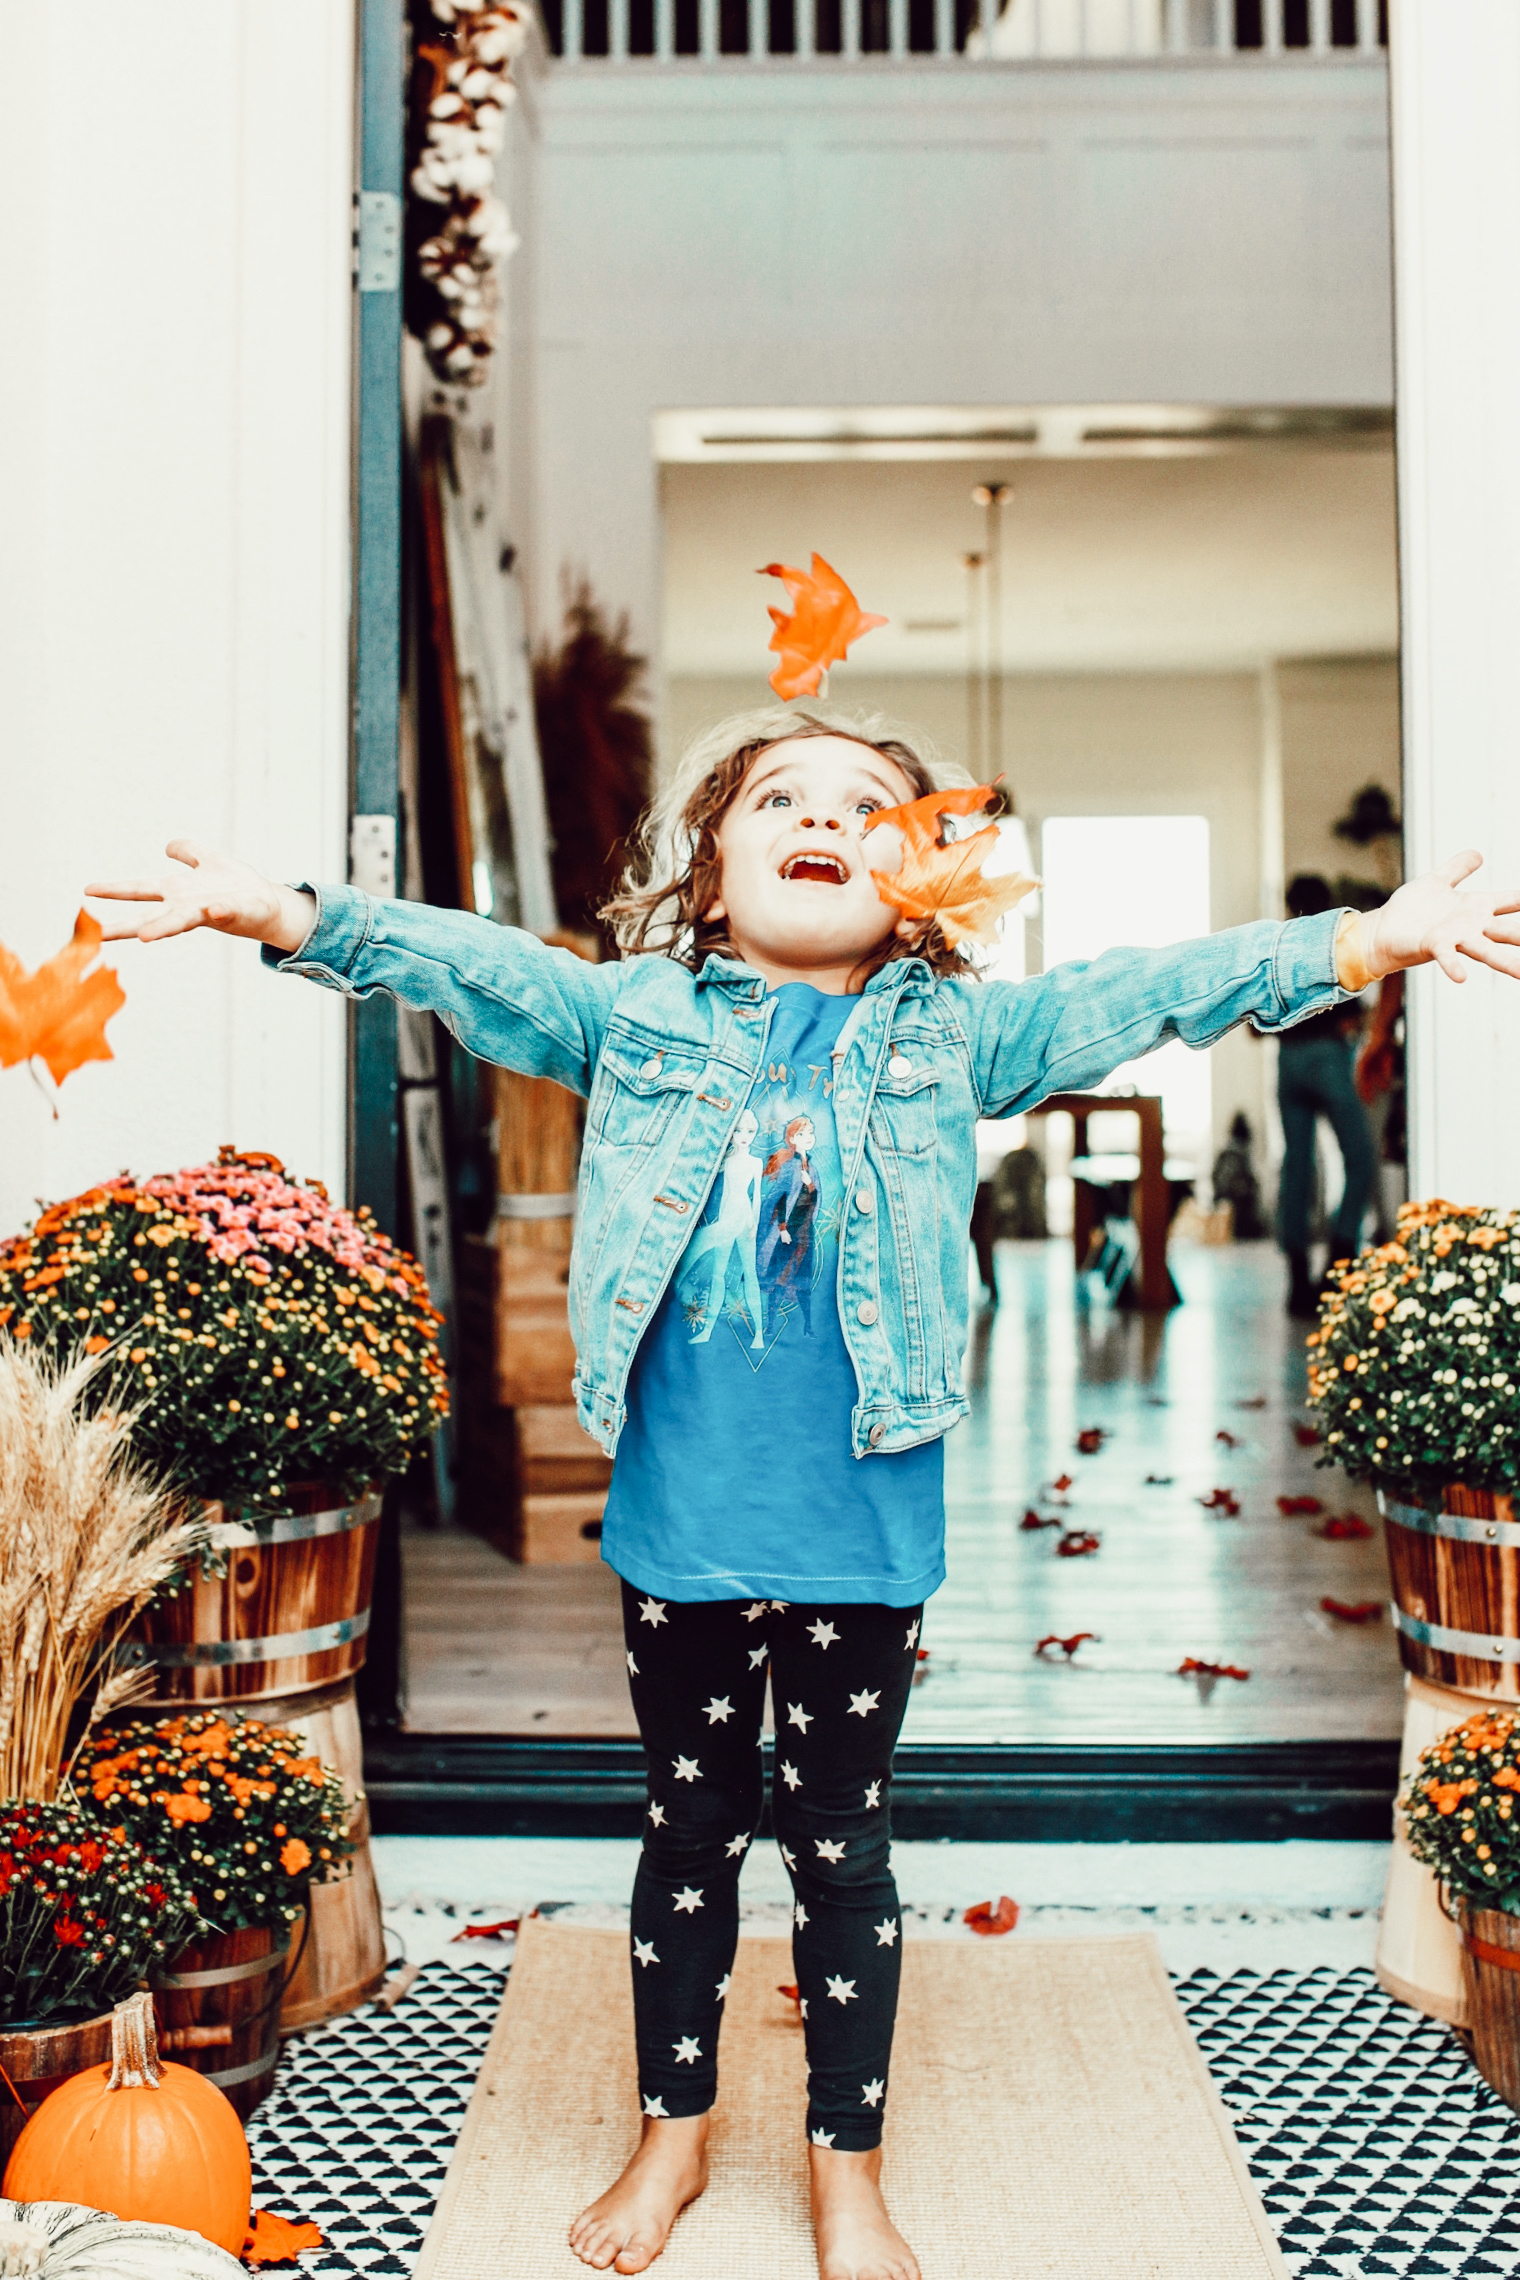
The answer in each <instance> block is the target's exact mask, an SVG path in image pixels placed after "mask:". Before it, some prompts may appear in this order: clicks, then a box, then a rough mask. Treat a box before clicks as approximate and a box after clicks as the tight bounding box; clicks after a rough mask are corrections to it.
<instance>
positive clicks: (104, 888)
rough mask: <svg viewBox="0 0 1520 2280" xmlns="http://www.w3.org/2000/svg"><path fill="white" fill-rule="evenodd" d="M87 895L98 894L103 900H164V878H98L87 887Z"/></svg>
mask: <svg viewBox="0 0 1520 2280" xmlns="http://www.w3.org/2000/svg"><path fill="white" fill-rule="evenodd" d="M84 891H85V893H86V894H87V895H97V896H98V897H99V898H100V900H101V901H102V902H162V901H163V899H164V883H163V881H162V879H96V880H93V881H92V882H91V884H90V885H89V886H87V887H86V888H85V890H84Z"/></svg>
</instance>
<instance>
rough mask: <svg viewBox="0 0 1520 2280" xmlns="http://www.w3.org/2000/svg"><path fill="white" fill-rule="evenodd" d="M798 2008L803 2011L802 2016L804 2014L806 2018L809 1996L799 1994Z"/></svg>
mask: <svg viewBox="0 0 1520 2280" xmlns="http://www.w3.org/2000/svg"><path fill="white" fill-rule="evenodd" d="M797 2008H798V2010H799V2011H800V2012H801V2013H802V2016H803V2017H804V2018H806V2017H807V1997H806V1996H805V1995H799V1996H798V1998H797Z"/></svg>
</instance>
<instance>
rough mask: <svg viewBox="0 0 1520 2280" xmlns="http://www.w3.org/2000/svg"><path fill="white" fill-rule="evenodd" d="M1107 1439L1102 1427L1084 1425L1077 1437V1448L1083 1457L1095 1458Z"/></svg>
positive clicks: (1104, 1429)
mask: <svg viewBox="0 0 1520 2280" xmlns="http://www.w3.org/2000/svg"><path fill="white" fill-rule="evenodd" d="M1107 1439H1108V1433H1107V1430H1106V1428H1105V1427H1104V1426H1102V1425H1084V1426H1083V1428H1082V1430H1081V1432H1080V1433H1079V1434H1078V1435H1077V1447H1078V1448H1079V1449H1080V1450H1081V1452H1082V1454H1083V1456H1084V1457H1095V1456H1096V1455H1097V1454H1098V1451H1099V1450H1100V1449H1101V1448H1102V1446H1103V1444H1104V1442H1105V1441H1106V1440H1107Z"/></svg>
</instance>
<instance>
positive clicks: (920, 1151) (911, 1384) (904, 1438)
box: [264, 887, 1345, 1457]
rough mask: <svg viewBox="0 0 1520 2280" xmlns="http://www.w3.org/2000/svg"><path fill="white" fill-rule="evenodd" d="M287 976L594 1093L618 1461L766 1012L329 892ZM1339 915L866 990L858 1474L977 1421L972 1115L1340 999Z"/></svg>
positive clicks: (588, 1181)
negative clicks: (971, 1396)
mask: <svg viewBox="0 0 1520 2280" xmlns="http://www.w3.org/2000/svg"><path fill="white" fill-rule="evenodd" d="M317 901H318V915H317V920H316V923H315V925H314V926H313V927H312V930H311V932H310V934H309V935H308V936H307V938H306V940H305V941H304V942H303V943H302V945H301V947H300V949H299V950H297V951H296V952H295V953H294V954H293V955H292V956H290V957H286V958H282V957H281V956H280V955H279V953H278V951H274V950H267V949H266V951H265V953H264V956H265V959H266V960H267V961H268V962H269V963H270V964H272V965H274V966H276V967H277V968H278V970H279V971H280V972H281V973H287V974H303V975H305V976H306V977H307V978H308V979H309V980H311V981H315V982H321V983H324V984H325V985H326V986H327V987H328V988H330V989H338V990H342V991H344V992H345V993H346V994H348V995H349V996H352V997H367V996H369V995H370V994H371V993H372V992H374V991H375V990H386V991H389V992H390V993H391V994H392V995H393V996H394V997H397V998H399V999H400V1000H401V1001H402V1003H403V1004H405V1005H410V1006H417V1007H421V1008H426V1009H428V1010H430V1011H432V1012H433V1013H436V1014H437V1015H438V1016H439V1018H440V1019H441V1020H442V1021H443V1022H445V1023H446V1025H447V1026H448V1028H449V1029H450V1030H451V1031H452V1032H453V1034H454V1035H455V1036H456V1037H457V1038H458V1039H459V1042H460V1043H461V1044H462V1045H464V1046H465V1047H466V1048H467V1049H468V1050H469V1051H470V1052H472V1053H475V1054H478V1055H479V1056H480V1058H481V1059H482V1060H486V1061H494V1062H497V1063H499V1064H501V1065H502V1066H503V1067H505V1068H509V1069H518V1070H521V1071H522V1072H523V1073H524V1074H526V1075H529V1076H536V1077H552V1078H553V1079H554V1080H555V1082H556V1083H558V1084H562V1085H568V1086H569V1088H570V1090H571V1091H572V1092H576V1093H580V1094H583V1095H585V1096H587V1097H588V1099H589V1107H588V1109H587V1114H586V1132H585V1144H584V1149H583V1153H582V1161H581V1173H580V1192H579V1198H578V1203H577V1212H576V1225H575V1241H574V1248H573V1251H572V1254H571V1264H570V1326H571V1330H572V1332H573V1333H574V1337H575V1344H576V1352H577V1357H578V1360H577V1368H576V1376H575V1390H576V1402H577V1408H578V1412H579V1415H580V1419H581V1423H582V1424H583V1425H584V1426H585V1428H586V1430H587V1431H588V1432H589V1433H591V1434H593V1435H594V1436H595V1437H596V1439H597V1440H598V1441H600V1442H601V1444H602V1446H603V1448H605V1449H606V1450H607V1451H608V1453H609V1454H610V1453H611V1452H612V1450H613V1449H614V1448H615V1447H616V1445H617V1440H618V1435H619V1433H620V1432H621V1430H622V1426H623V1420H624V1417H625V1415H626V1414H627V1412H626V1400H625V1397H626V1392H627V1386H628V1373H629V1369H630V1367H631V1365H632V1362H633V1358H634V1355H635V1353H636V1352H637V1350H638V1345H639V1340H640V1339H641V1337H642V1336H643V1334H644V1331H645V1330H646V1329H647V1328H648V1326H649V1323H650V1321H651V1319H652V1318H653V1315H654V1311H655V1308H656V1307H657V1306H658V1304H659V1302H660V1299H661V1297H662V1296H663V1294H664V1292H665V1290H666V1288H667V1286H668V1285H669V1283H670V1280H671V1277H672V1275H673V1274H674V1272H675V1269H676V1266H677V1263H678V1261H679V1259H680V1257H681V1253H682V1251H683V1250H684V1249H685V1247H686V1243H687V1241H688V1239H689V1237H690V1235H691V1231H692V1229H693V1227H694V1226H695V1225H696V1222H697V1220H698V1219H699V1217H700V1216H701V1212H702V1207H703V1205H704V1203H705V1202H706V1200H707V1196H708V1192H709V1190H710V1189H711V1187H712V1184H713V1182H714V1180H715V1179H716V1177H717V1175H718V1171H719V1168H720V1166H721V1164H722V1162H723V1158H724V1155H725V1153H726V1151H727V1148H728V1143H729V1137H730V1135H731V1133H732V1131H733V1128H734V1125H735V1124H736V1123H737V1121H738V1118H739V1115H740V1113H741V1111H742V1110H743V1108H744V1105H745V1101H746V1099H747V1097H748V1094H749V1091H750V1087H751V1086H752V1085H753V1083H754V1081H755V1079H756V1077H757V1075H759V1074H760V1072H761V1071H762V1070H763V1068H764V1066H765V1057H766V1038H767V1035H768V1033H769V1030H770V1022H771V1013H772V1007H773V1003H774V1001H773V1000H771V999H768V997H767V994H766V986H765V983H764V981H763V980H762V979H761V977H760V976H759V975H758V974H756V973H754V972H752V971H751V970H750V968H749V967H747V966H743V965H740V964H739V963H738V962H737V961H736V960H734V959H731V958H720V957H710V958H708V960H707V962H706V964H705V965H704V966H703V968H702V970H701V972H700V973H698V974H692V973H691V972H690V971H689V970H688V969H687V968H686V967H685V966H682V965H679V964H677V963H676V962H675V961H674V960H673V959H669V958H663V957H658V956H644V957H636V958H630V959H626V960H624V961H622V962H621V963H618V964H607V965H599V966H593V965H588V964H587V963H586V962H585V961H584V960H583V959H580V958H576V957H574V956H573V955H572V954H571V953H570V952H569V951H566V950H551V949H549V948H548V947H546V945H545V944H544V943H542V942H540V941H539V940H538V939H537V937H536V936H534V935H531V934H525V933H521V932H519V931H518V930H517V929H515V928H513V927H503V926H498V925H495V924H494V923H493V922H492V921H491V920H489V919H484V918H474V917H470V916H467V915H466V914H465V913H463V912H459V911H448V910H435V909H433V908H431V907H429V906H428V905H426V904H422V903H408V902H379V901H376V900H375V899H374V898H373V897H372V896H370V895H367V894H364V893H362V892H361V891H360V890H359V889H358V888H355V887H323V888H321V889H320V890H317ZM1341 916H1342V913H1341V912H1340V911H1338V910H1333V911H1326V912H1324V913H1323V914H1322V915H1319V916H1316V917H1314V918H1301V919H1295V920H1292V921H1290V922H1289V923H1287V924H1285V925H1274V924H1271V923H1269V922H1266V921H1263V922H1262V923H1260V924H1258V925H1254V926H1237V927H1232V928H1230V929H1229V930H1228V931H1227V932H1225V933H1221V934H1213V935H1208V936H1205V937H1204V938H1202V939H1201V940H1199V941H1195V942H1180V943H1177V944H1176V945H1174V946H1173V947H1172V948H1170V949H1165V950H1110V951H1107V952H1106V953H1105V954H1104V955H1103V956H1102V957H1101V958H1095V959H1093V960H1092V961H1091V962H1089V963H1074V964H1071V965H1066V966H1057V967H1055V968H1054V969H1053V970H1052V971H1051V972H1049V973H1046V974H1039V975H1036V976H1035V977H1034V978H1033V979H1032V980H1029V981H1026V982H976V981H969V980H967V981H961V980H952V979H946V978H942V977H939V976H937V975H935V974H934V973H933V972H931V970H930V968H929V967H928V966H927V965H926V964H925V963H924V962H923V960H921V959H918V958H904V959H897V960H894V961H893V962H891V963H890V964H888V965H886V966H883V967H882V968H881V969H880V970H879V971H878V972H877V973H875V974H874V975H873V976H872V977H871V980H870V981H869V982H868V983H867V985H866V988H865V990H864V992H863V994H862V995H861V998H860V1000H859V1003H858V1004H857V1006H856V1008H855V1011H854V1012H853V1013H852V1014H851V1016H850V1017H849V1019H848V1020H847V1022H846V1024H845V1027H844V1031H843V1033H842V1035H841V1037H840V1041H839V1044H838V1046H837V1047H836V1049H835V1053H834V1088H833V1108H834V1115H835V1120H836V1123H837V1126H838V1132H839V1148H840V1155H841V1157H842V1160H843V1162H844V1165H845V1168H846V1182H845V1192H846V1194H847V1195H848V1197H849V1199H850V1201H849V1206H848V1209H847V1211H846V1215H845V1223H844V1225H843V1227H842V1229H841V1232H840V1243H839V1284H838V1305H839V1318H840V1322H841V1324H842V1326H843V1330H844V1336H845V1342H846V1344H847V1345H848V1347H849V1350H850V1354H851V1357H852V1359H853V1361H854V1364H855V1374H856V1378H857V1381H858V1386H859V1399H858V1400H857V1402H856V1404H855V1408H854V1411H853V1413H852V1440H853V1448H854V1453H855V1455H856V1456H857V1457H863V1456H867V1455H869V1454H870V1453H871V1451H873V1450H877V1449H880V1450H890V1449H906V1448H911V1447H912V1446H914V1445H915V1444H916V1443H917V1442H920V1441H928V1440H932V1439H934V1438H935V1437H936V1436H937V1435H939V1434H942V1433H944V1432H946V1431H948V1429H949V1428H950V1426H952V1425H953V1424H955V1422H956V1420H957V1419H958V1418H960V1417H963V1416H964V1415H965V1414H966V1409H967V1402H966V1397H965V1394H964V1392H963V1390H962V1385H961V1355H962V1350H963V1348H964V1346H965V1342H966V1318H967V1285H968V1278H967V1271H966V1229H967V1224H968V1221H969V1218H970V1212H971V1204H972V1198H973V1194H974V1191H975V1186H976V1122H977V1119H978V1117H1000V1116H1009V1115H1012V1114H1014V1113H1015V1111H1017V1110H1019V1109H1028V1108H1033V1107H1034V1106H1035V1105H1036V1104H1037V1103H1038V1102H1039V1101H1041V1100H1043V1099H1045V1098H1046V1096H1047V1095H1049V1094H1051V1093H1054V1092H1081V1091H1089V1090H1091V1089H1092V1088H1093V1087H1094V1086H1095V1085H1098V1084H1101V1083H1102V1081H1103V1079H1104V1078H1105V1077H1106V1076H1108V1075H1109V1074H1110V1073H1111V1072H1112V1071H1113V1070H1114V1069H1116V1068H1118V1067H1119V1066H1120V1064H1121V1063H1122V1062H1125V1061H1129V1060H1133V1059H1134V1058H1135V1056H1136V1055H1137V1054H1141V1053H1148V1052H1150V1051H1152V1050H1153V1049H1154V1048H1155V1047H1156V1046H1158V1045H1161V1044H1164V1043H1166V1042H1167V1041H1168V1040H1169V1039H1171V1038H1174V1037H1180V1038H1181V1039H1182V1040H1183V1042H1184V1043H1185V1044H1187V1045H1192V1046H1195V1047H1202V1046H1206V1045H1212V1044H1213V1043H1214V1042H1215V1041H1216V1039H1218V1038H1220V1037H1223V1036H1224V1034H1225V1032H1226V1031H1227V1030H1229V1029H1232V1028H1233V1027H1234V1026H1235V1024H1236V1023H1237V1022H1241V1021H1245V1020H1250V1021H1252V1022H1253V1023H1254V1024H1255V1026H1256V1027H1257V1028H1258V1029H1260V1030H1266V1031H1268V1032H1272V1031H1276V1030H1281V1029H1286V1028H1287V1027H1289V1026H1290V1025H1291V1024H1292V1023H1293V1022H1294V1021H1297V1020H1301V1019H1302V1018H1303V1017H1304V1016H1305V1015H1307V1014H1311V1013H1319V1012H1323V1011H1324V1009H1325V1008H1326V1007H1327V1006H1331V1005H1335V1004H1338V1003H1339V1002H1340V1001H1341V999H1342V998H1343V997H1344V995H1345V992H1344V991H1342V990H1341V989H1340V988H1339V986H1338V985H1337V982H1336V978H1335V934H1336V929H1337V927H1338V925H1339V923H1340V919H1341Z"/></svg>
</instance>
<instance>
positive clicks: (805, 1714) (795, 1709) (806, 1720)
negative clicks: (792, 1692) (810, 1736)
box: [786, 1702, 813, 1734]
mask: <svg viewBox="0 0 1520 2280" xmlns="http://www.w3.org/2000/svg"><path fill="white" fill-rule="evenodd" d="M786 1722H787V1724H788V1725H789V1726H798V1727H800V1728H801V1730H802V1732H803V1733H804V1734H805V1733H806V1732H807V1730H808V1728H809V1726H811V1725H812V1723H813V1712H812V1711H811V1710H804V1709H803V1707H802V1704H801V1703H800V1702H789V1703H788V1704H787V1706H786Z"/></svg>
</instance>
